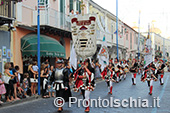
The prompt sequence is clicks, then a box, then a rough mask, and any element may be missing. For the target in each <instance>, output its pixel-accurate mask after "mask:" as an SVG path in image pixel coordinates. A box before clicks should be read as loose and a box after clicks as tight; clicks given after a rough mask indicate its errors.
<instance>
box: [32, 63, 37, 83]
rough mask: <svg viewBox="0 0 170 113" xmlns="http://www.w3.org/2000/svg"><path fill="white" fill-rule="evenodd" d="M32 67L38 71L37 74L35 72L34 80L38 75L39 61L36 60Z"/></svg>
mask: <svg viewBox="0 0 170 113" xmlns="http://www.w3.org/2000/svg"><path fill="white" fill-rule="evenodd" d="M32 69H33V71H34V72H35V73H36V74H34V80H35V79H36V77H37V76H38V66H37V62H36V61H35V62H34V63H33V66H32Z"/></svg>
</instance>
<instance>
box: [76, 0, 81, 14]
mask: <svg viewBox="0 0 170 113" xmlns="http://www.w3.org/2000/svg"><path fill="white" fill-rule="evenodd" d="M80 5H81V1H79V0H77V2H76V10H77V11H78V12H79V13H81V8H80Z"/></svg>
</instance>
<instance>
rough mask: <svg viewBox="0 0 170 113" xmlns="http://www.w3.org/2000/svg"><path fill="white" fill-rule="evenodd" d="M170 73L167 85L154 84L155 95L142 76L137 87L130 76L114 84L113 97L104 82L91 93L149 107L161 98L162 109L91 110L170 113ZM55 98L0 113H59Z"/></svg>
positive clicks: (73, 111) (96, 112)
mask: <svg viewBox="0 0 170 113" xmlns="http://www.w3.org/2000/svg"><path fill="white" fill-rule="evenodd" d="M169 74H170V73H166V74H165V77H164V82H165V84H164V85H163V86H160V85H159V82H158V81H157V82H154V87H153V95H152V96H150V95H148V92H149V89H148V87H147V83H146V82H145V83H143V82H141V81H140V76H139V75H138V76H137V85H136V86H132V85H131V76H130V75H128V76H127V79H126V80H125V81H121V82H120V83H114V84H113V95H108V94H107V87H106V83H105V82H104V81H101V82H99V83H97V86H96V89H95V91H94V92H92V93H91V98H93V99H96V98H98V97H99V96H100V97H101V98H102V99H109V98H110V97H113V99H120V100H122V99H129V98H130V97H132V98H133V99H138V98H139V97H141V99H148V101H149V106H151V105H152V100H153V98H154V97H159V98H160V108H130V107H127V108H123V107H119V108H115V107H107V108H94V107H93V108H91V111H90V112H91V113H170V107H169V105H170V81H169V80H170V78H169ZM73 96H76V97H77V98H82V96H81V95H80V93H73ZM53 100H54V98H49V99H42V98H40V99H37V100H34V101H30V102H24V103H21V104H16V105H12V106H8V107H3V108H0V113H57V108H55V107H54V105H53ZM63 113H84V108H83V107H80V108H78V107H77V104H73V105H72V107H71V108H69V107H68V104H66V105H64V111H63Z"/></svg>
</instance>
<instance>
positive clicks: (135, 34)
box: [134, 33, 136, 43]
mask: <svg viewBox="0 0 170 113" xmlns="http://www.w3.org/2000/svg"><path fill="white" fill-rule="evenodd" d="M134 43H136V34H135V33H134Z"/></svg>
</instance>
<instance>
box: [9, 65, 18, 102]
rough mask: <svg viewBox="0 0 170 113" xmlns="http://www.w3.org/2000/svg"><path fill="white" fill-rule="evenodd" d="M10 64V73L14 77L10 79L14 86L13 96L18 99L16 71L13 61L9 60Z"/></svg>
mask: <svg viewBox="0 0 170 113" xmlns="http://www.w3.org/2000/svg"><path fill="white" fill-rule="evenodd" d="M10 64H11V68H10V73H11V74H12V75H14V76H15V77H14V79H13V80H12V81H13V86H14V97H15V100H20V99H19V98H18V97H17V78H18V75H17V71H16V70H15V68H14V63H13V62H10Z"/></svg>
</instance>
